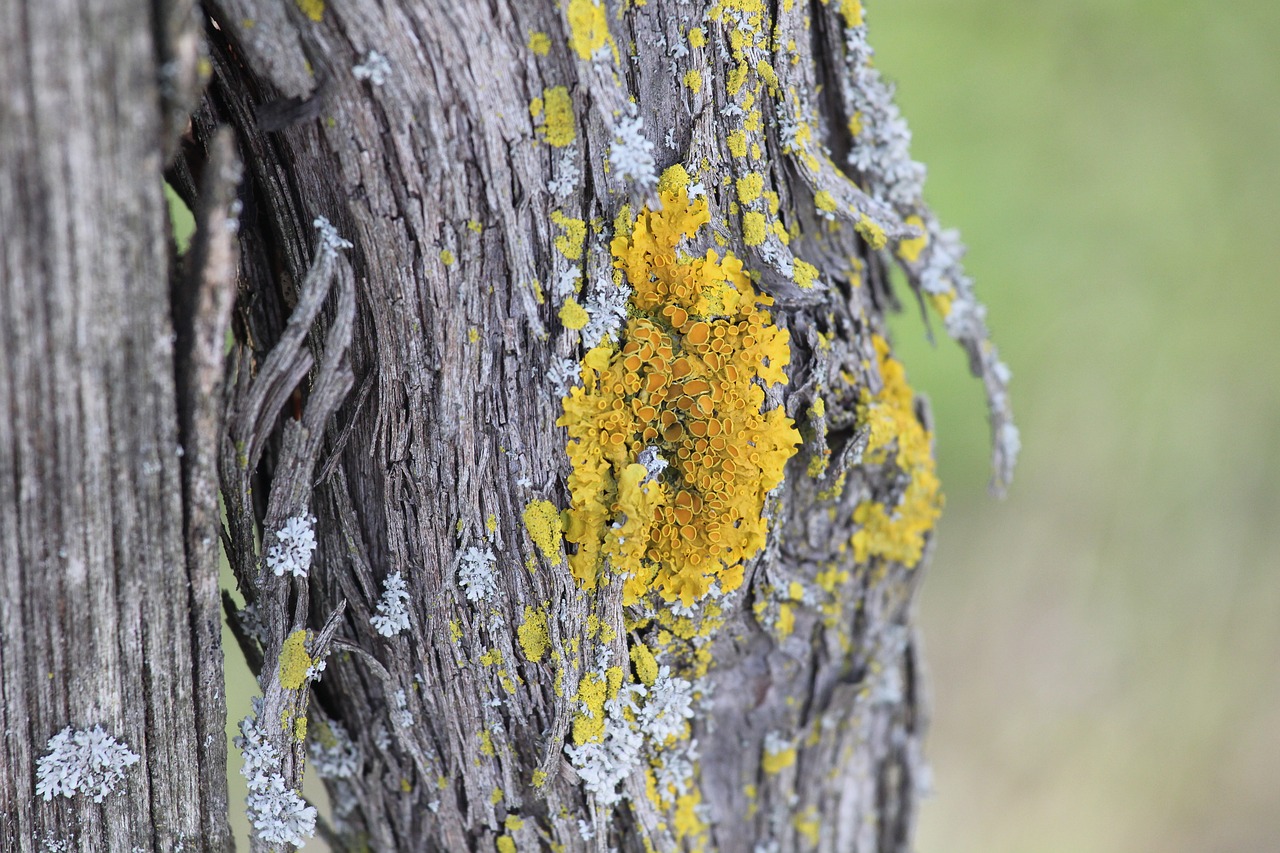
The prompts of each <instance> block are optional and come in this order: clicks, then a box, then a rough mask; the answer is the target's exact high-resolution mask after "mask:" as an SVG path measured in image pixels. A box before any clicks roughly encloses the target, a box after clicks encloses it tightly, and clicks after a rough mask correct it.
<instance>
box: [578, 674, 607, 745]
mask: <svg viewBox="0 0 1280 853" xmlns="http://www.w3.org/2000/svg"><path fill="white" fill-rule="evenodd" d="M578 701H579V702H580V703H582V705H583V706H585V707H584V708H583V710H581V711H579V712H578V713H577V714H576V715H574V718H573V742H574V743H576V744H579V745H581V744H584V743H599V742H600V741H602V740H604V703H605V683H604V679H602V678H601V677H600V676H599V675H597V674H595V673H594V672H589V673H587V674H586V675H584V676H582V680H581V681H579V682H578Z"/></svg>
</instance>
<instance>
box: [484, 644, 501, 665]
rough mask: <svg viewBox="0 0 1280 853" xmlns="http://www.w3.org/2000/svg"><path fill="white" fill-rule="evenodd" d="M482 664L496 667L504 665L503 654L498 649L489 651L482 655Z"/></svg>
mask: <svg viewBox="0 0 1280 853" xmlns="http://www.w3.org/2000/svg"><path fill="white" fill-rule="evenodd" d="M480 663H482V664H484V665H485V666H496V665H497V664H500V663H502V652H500V651H499V650H498V649H497V648H496V647H495V648H492V649H489V651H487V652H485V653H484V654H482V655H480Z"/></svg>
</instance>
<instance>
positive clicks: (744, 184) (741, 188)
mask: <svg viewBox="0 0 1280 853" xmlns="http://www.w3.org/2000/svg"><path fill="white" fill-rule="evenodd" d="M736 185H737V188H738V201H739V202H740V203H742V204H751V203H752V202H753V201H755V200H756V199H758V198H760V193H761V191H763V190H764V175H761V174H760V173H759V172H748V173H747V174H745V175H743V176H742V177H741V178H738V180H737V181H736Z"/></svg>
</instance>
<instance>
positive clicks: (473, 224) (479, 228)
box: [467, 219, 484, 234]
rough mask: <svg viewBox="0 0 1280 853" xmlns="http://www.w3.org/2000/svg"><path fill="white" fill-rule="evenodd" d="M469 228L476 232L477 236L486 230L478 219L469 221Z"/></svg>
mask: <svg viewBox="0 0 1280 853" xmlns="http://www.w3.org/2000/svg"><path fill="white" fill-rule="evenodd" d="M467 227H468V228H470V229H471V230H472V231H474V232H476V233H477V234H479V233H480V232H481V231H483V230H484V226H483V225H481V224H480V221H479V220H478V219H468V220H467Z"/></svg>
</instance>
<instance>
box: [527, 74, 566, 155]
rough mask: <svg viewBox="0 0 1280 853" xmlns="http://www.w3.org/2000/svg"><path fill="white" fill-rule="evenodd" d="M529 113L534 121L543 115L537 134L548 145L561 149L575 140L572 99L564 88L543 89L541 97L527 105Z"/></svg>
mask: <svg viewBox="0 0 1280 853" xmlns="http://www.w3.org/2000/svg"><path fill="white" fill-rule="evenodd" d="M535 107H536V110H535ZM529 113H530V114H531V115H532V116H533V117H534V119H535V120H536V119H537V118H538V117H539V116H544V114H545V116H544V117H543V119H542V124H541V126H539V128H538V132H539V133H541V134H542V138H543V139H544V140H545V141H546V143H547V144H548V145H554V146H555V147H556V148H563V147H565V146H566V145H568V144H570V143H571V142H573V140H574V139H576V138H577V131H576V129H575V128H574V124H573V99H572V98H571V97H570V96H569V90H568V89H567V88H565V87H564V86H552V87H551V88H550V89H543V90H542V97H541V98H534V99H533V101H532V102H531V103H530V104H529Z"/></svg>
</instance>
